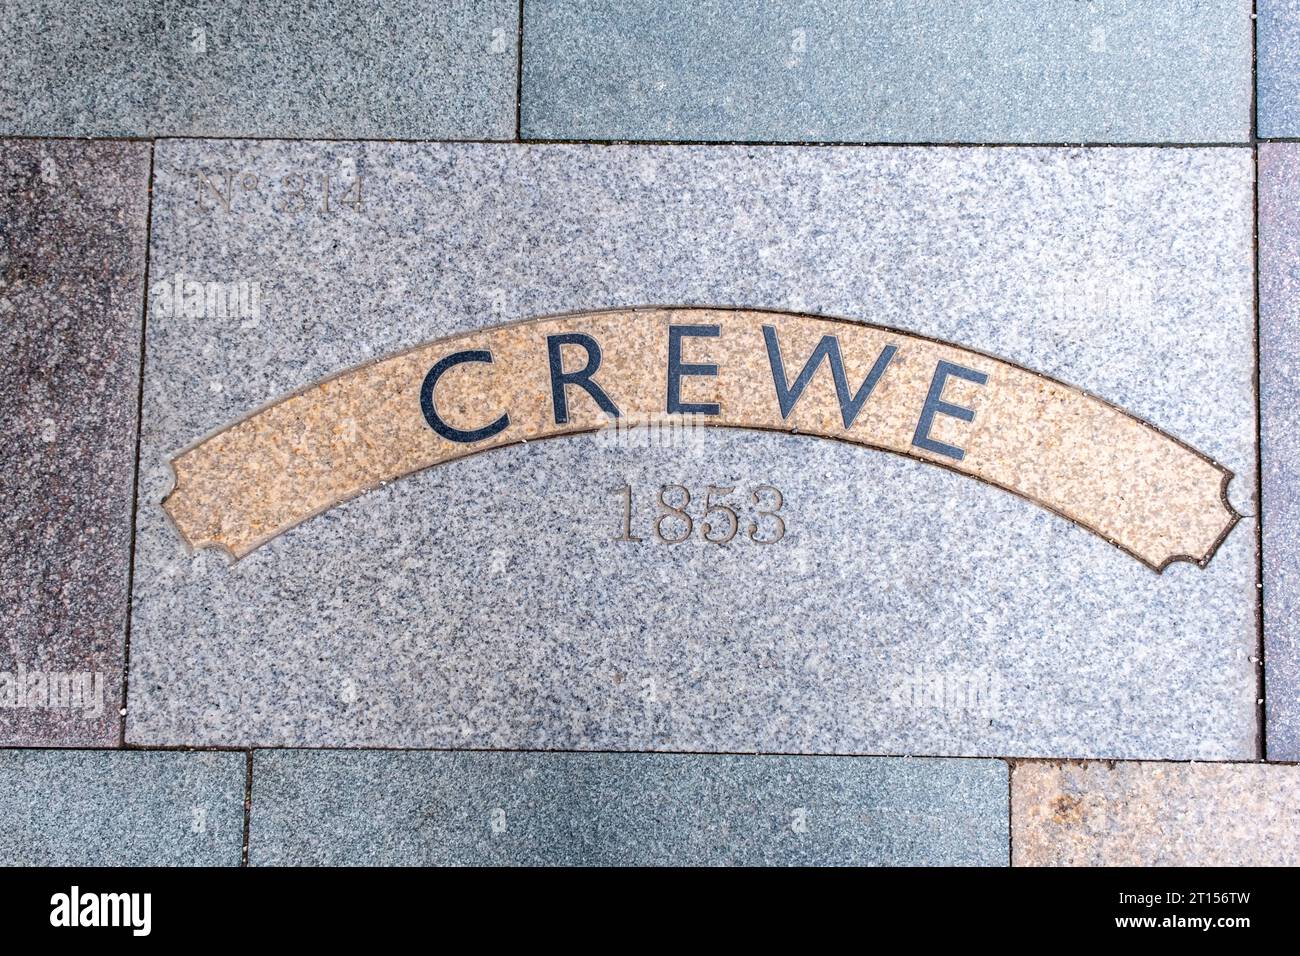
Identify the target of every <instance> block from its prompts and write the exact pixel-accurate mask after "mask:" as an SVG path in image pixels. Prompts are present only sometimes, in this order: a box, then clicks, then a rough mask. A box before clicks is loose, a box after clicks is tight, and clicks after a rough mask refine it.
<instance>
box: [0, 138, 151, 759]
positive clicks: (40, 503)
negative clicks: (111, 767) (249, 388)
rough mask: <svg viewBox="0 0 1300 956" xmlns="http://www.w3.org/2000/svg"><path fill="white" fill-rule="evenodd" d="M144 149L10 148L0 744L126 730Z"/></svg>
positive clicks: (4, 166)
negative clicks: (125, 652) (123, 711)
mask: <svg viewBox="0 0 1300 956" xmlns="http://www.w3.org/2000/svg"><path fill="white" fill-rule="evenodd" d="M148 178H149V146H148V145H147V144H144V143H85V142H80V143H79V142H54V141H38V140H24V141H16V140H3V141H0V223H2V224H3V227H4V230H3V236H2V237H0V350H2V351H3V352H4V355H5V361H4V364H3V367H0V408H2V410H3V420H4V426H3V431H2V432H0V434H3V452H4V465H3V467H0V498H3V500H4V502H5V508H4V520H3V529H4V530H3V537H2V538H0V580H3V582H4V586H3V591H2V593H0V609H3V615H2V616H3V620H4V627H3V631H4V637H3V643H0V744H19V745H95V744H98V745H105V744H114V745H115V744H116V743H117V742H118V741H119V739H120V735H121V727H122V720H121V716H120V713H119V711H120V709H121V706H122V704H121V701H122V654H123V644H124V640H125V632H126V619H127V604H128V596H127V578H128V574H129V569H130V547H131V508H132V502H133V482H134V476H135V445H136V419H137V407H138V401H139V380H140V341H141V336H140V323H141V318H142V314H143V312H142V310H143V306H144V271H145V263H144V255H145V220H146V217H147V212H148V201H149V200H148Z"/></svg>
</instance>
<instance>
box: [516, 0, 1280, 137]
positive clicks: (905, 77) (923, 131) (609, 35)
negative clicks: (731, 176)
mask: <svg viewBox="0 0 1300 956" xmlns="http://www.w3.org/2000/svg"><path fill="white" fill-rule="evenodd" d="M1251 36H1252V34H1251V3H1250V0H1218V2H1213V3H1205V2H1197V0H1098V2H1080V0H796V2H791V3H769V2H766V0H705V2H694V0H692V2H683V0H672V2H665V3H620V2H617V0H598V2H591V0H530V2H529V3H527V4H525V6H524V61H523V84H522V90H523V92H522V103H521V108H522V113H521V117H522V123H523V135H524V137H525V138H535V139H597V140H674V141H691V140H694V141H699V140H714V141H746V142H748V141H762V142H772V141H776V142H891V143H893V142H911V143H927V142H932V143H938V142H943V143H951V142H968V143H1001V142H1014V143H1027V142H1037V143H1061V142H1064V143H1074V142H1092V143H1207V142H1245V141H1247V140H1248V139H1249V136H1250V126H1251V124H1250V109H1251V54H1252V39H1251ZM1293 72H1294V71H1293Z"/></svg>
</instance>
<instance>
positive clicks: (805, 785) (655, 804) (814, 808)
mask: <svg viewBox="0 0 1300 956" xmlns="http://www.w3.org/2000/svg"><path fill="white" fill-rule="evenodd" d="M253 781H254V783H253V805H252V806H253V811H252V818H251V829H250V836H249V862H250V863H251V864H253V865H274V864H289V865H295V866H302V865H335V866H338V865H370V866H375V865H390V866H391V865H449V864H450V865H465V864H471V865H473V864H481V865H551V866H565V865H597V866H614V865H642V866H655V865H678V866H681V865H688V866H690V865H694V866H717V865H727V864H739V865H749V866H771V865H821V866H828V865H892V866H908V865H913V866H914V865H933V866H960V865H966V866H1002V865H1006V863H1007V826H1008V824H1007V792H1008V787H1007V767H1006V764H1004V763H1003V762H1002V761H1000V760H926V759H911V760H909V759H906V758H897V757H774V756H772V757H770V756H737V755H682V754H562V753H430V752H381V753H376V752H355V751H353V752H338V751H293V750H282V751H258V752H257V753H256V754H255V756H254V775H253Z"/></svg>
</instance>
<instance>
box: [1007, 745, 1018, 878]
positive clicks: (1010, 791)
mask: <svg viewBox="0 0 1300 956" xmlns="http://www.w3.org/2000/svg"><path fill="white" fill-rule="evenodd" d="M1006 764H1007V866H1015V865H1016V856H1015V849H1016V836H1015V829H1014V827H1015V822H1016V821H1015V812H1014V811H1013V810H1012V809H1011V801H1012V798H1013V797H1014V796H1015V787H1014V784H1013V778H1014V777H1015V773H1016V762H1015V761H1014V760H1007V761H1006Z"/></svg>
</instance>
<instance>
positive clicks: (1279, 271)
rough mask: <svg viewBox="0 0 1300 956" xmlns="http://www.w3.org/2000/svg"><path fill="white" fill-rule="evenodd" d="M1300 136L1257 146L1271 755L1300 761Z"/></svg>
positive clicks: (1266, 653) (1267, 693)
mask: <svg viewBox="0 0 1300 956" xmlns="http://www.w3.org/2000/svg"><path fill="white" fill-rule="evenodd" d="M1297 309H1300V144H1294V143H1265V144H1262V145H1261V146H1260V148H1259V362H1260V380H1259V399H1260V408H1261V412H1262V414H1261V421H1260V440H1261V443H1262V444H1261V447H1260V455H1261V458H1262V463H1263V507H1264V542H1263V545H1264V637H1265V647H1264V661H1265V670H1264V673H1265V676H1266V678H1267V686H1266V691H1265V701H1266V704H1267V707H1266V717H1267V734H1266V740H1267V746H1268V756H1269V757H1270V758H1271V759H1274V760H1300V625H1298V624H1297V620H1298V619H1300V478H1298V477H1297V474H1296V459H1297V456H1298V455H1300V414H1298V413H1297V411H1296V404H1297V401H1298V400H1300V332H1298V331H1297V329H1296V322H1295V316H1296V311H1297Z"/></svg>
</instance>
